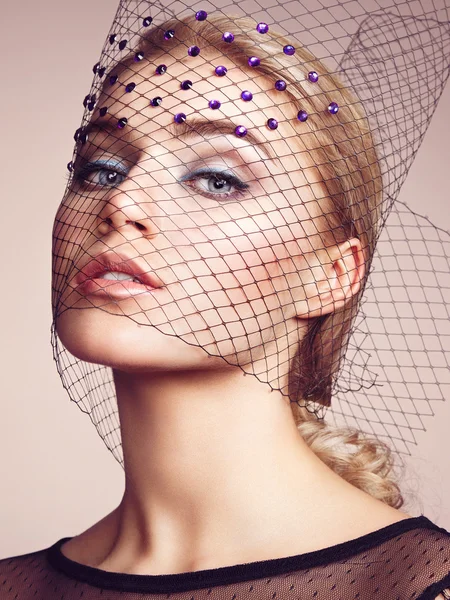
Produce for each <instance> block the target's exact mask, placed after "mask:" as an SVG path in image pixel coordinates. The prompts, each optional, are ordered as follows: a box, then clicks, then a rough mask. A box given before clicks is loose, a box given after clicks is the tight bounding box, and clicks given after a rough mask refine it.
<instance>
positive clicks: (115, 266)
mask: <svg viewBox="0 0 450 600" xmlns="http://www.w3.org/2000/svg"><path fill="white" fill-rule="evenodd" d="M449 15H450V10H449V4H448V1H447V2H444V1H436V2H434V1H426V0H424V1H421V2H419V1H416V0H414V1H406V2H393V1H390V0H380V1H373V2H372V1H367V2H366V1H364V2H358V1H350V0H349V1H347V0H341V1H335V0H322V1H319V0H305V1H300V0H244V1H236V2H231V3H227V2H225V1H222V0H202V1H201V2H199V3H197V4H195V5H191V4H189V3H184V2H182V1H179V0H174V1H170V0H166V1H165V2H148V1H142V0H121V1H120V3H119V7H118V10H117V14H116V16H115V18H114V22H113V24H112V26H111V28H110V31H109V33H108V35H107V38H106V41H105V44H104V46H103V49H102V52H101V56H100V58H99V60H98V62H97V63H96V64H95V65H94V67H93V72H94V78H93V83H92V87H91V90H90V91H89V93H88V94H87V95H86V96H85V98H84V100H83V105H84V115H83V120H82V123H81V126H80V127H79V129H77V131H76V132H75V136H74V138H75V148H74V154H73V157H72V160H71V161H70V162H69V164H68V171H69V179H68V184H67V189H66V193H65V195H64V198H63V201H62V203H61V205H60V207H59V210H58V213H57V215H56V219H55V224H54V237H53V286H52V294H53V295H52V299H53V324H52V345H53V351H54V358H55V361H56V365H57V368H58V372H59V374H60V376H61V379H62V382H63V385H64V387H65V388H66V390H67V392H68V394H69V396H70V399H71V400H73V401H74V402H76V403H77V404H78V406H79V407H80V409H81V410H82V411H84V412H86V413H88V414H89V415H90V418H91V420H92V422H93V423H94V424H95V426H96V428H97V431H98V433H99V435H100V436H101V438H102V439H103V441H104V442H105V444H106V446H107V447H108V448H109V450H110V451H111V452H112V453H113V455H114V457H115V458H116V459H117V461H118V462H119V463H120V464H122V465H123V455H122V447H121V436H120V422H119V415H118V409H117V403H116V393H115V385H114V380H113V372H112V369H111V368H110V367H109V366H107V365H106V363H105V364H96V363H95V361H92V360H90V357H89V356H88V355H85V354H84V353H83V350H82V346H83V341H82V339H81V338H82V335H81V334H79V333H78V332H80V331H82V330H85V329H86V328H87V327H88V326H92V327H94V325H93V324H91V322H90V321H89V316H88V315H89V314H92V313H93V312H96V311H98V310H101V311H104V312H105V313H106V314H108V315H110V317H109V318H110V322H109V324H110V327H111V329H112V330H114V328H115V327H116V324H117V330H118V332H119V328H120V325H119V322H124V321H125V320H132V321H134V323H135V324H136V327H139V328H140V329H139V331H140V335H142V336H143V337H142V339H144V336H145V332H146V331H147V332H148V329H147V328H148V326H150V327H152V328H155V329H156V330H157V331H158V332H160V333H161V334H164V335H165V336H175V337H176V338H179V339H180V340H182V341H183V342H185V343H186V348H188V347H189V346H197V347H201V348H203V349H204V350H205V352H206V353H207V355H209V356H210V357H220V358H221V359H223V360H225V361H226V362H227V363H229V364H230V365H236V366H238V367H240V368H241V369H242V370H243V371H244V373H246V374H252V375H254V376H256V377H257V378H258V379H259V380H260V381H262V382H264V383H266V384H268V385H269V386H270V387H271V388H272V389H274V390H280V391H281V392H282V394H283V395H285V396H287V397H288V398H289V400H290V401H291V402H292V403H295V404H297V405H298V406H303V407H305V408H306V409H307V410H308V412H309V413H313V414H314V415H315V416H316V418H318V419H325V420H326V421H327V422H329V423H330V424H335V425H348V426H352V427H356V428H357V429H358V430H360V431H362V432H364V433H365V434H367V435H368V436H371V435H376V436H377V437H378V438H379V439H382V440H384V441H386V442H388V443H389V444H390V446H391V447H392V448H393V450H394V451H396V452H398V453H404V454H410V445H411V444H416V443H417V442H416V438H415V431H418V430H424V429H425V427H424V422H423V419H422V417H424V416H428V415H430V416H431V415H433V414H434V413H433V408H432V405H433V403H435V402H442V401H444V400H445V399H446V398H447V397H448V396H449V394H450V376H449V356H450V325H449V302H450V291H449V290H450V275H449V250H450V244H449V241H450V235H449V232H447V231H445V230H443V229H441V228H439V227H438V226H436V225H434V224H432V223H431V222H430V220H429V219H428V218H427V217H426V216H422V215H419V214H416V213H415V212H413V211H412V210H411V209H409V208H408V206H407V205H405V204H404V203H402V202H399V201H398V200H397V197H398V194H399V191H400V188H401V186H402V184H403V182H404V180H405V178H406V176H407V174H408V171H409V169H410V167H411V164H412V162H413V160H414V157H415V155H416V153H417V151H418V149H419V147H420V144H421V142H422V139H423V137H424V135H425V132H426V130H427V128H428V125H429V123H430V120H431V117H432V115H433V113H434V111H435V109H436V106H437V103H438V101H439V98H440V96H441V94H442V92H443V89H444V86H445V83H446V81H447V78H448V75H449V63H450V18H449ZM424 212H426V211H424ZM93 309H95V310H93ZM97 314H98V313H97ZM74 315H76V316H74ZM114 317H116V318H114ZM83 319H86V320H85V321H83ZM67 323H69V324H68V325H67ZM146 326H147V327H146ZM150 333H151V332H150ZM111 339H112V340H113V341H112V343H117V344H118V345H120V344H122V343H123V339H124V338H123V337H121V334H120V333H118V334H117V338H116V341H114V338H111ZM80 340H81V341H80ZM149 344H150V342H149ZM150 350H151V348H150V345H149V346H148V348H146V347H145V344H143V349H142V352H143V353H144V352H145V351H150ZM124 352H125V350H124Z"/></svg>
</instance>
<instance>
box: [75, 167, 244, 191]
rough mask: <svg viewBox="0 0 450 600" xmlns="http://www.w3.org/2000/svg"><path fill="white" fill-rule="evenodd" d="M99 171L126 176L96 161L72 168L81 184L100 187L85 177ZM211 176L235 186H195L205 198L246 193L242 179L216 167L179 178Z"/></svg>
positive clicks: (183, 181) (191, 179) (198, 178)
mask: <svg viewBox="0 0 450 600" xmlns="http://www.w3.org/2000/svg"><path fill="white" fill-rule="evenodd" d="M100 171H104V172H107V173H117V175H119V176H122V177H126V175H127V173H126V172H121V171H120V170H118V169H117V167H114V166H111V167H108V166H105V165H99V164H98V163H95V162H88V163H86V164H84V165H81V166H80V167H78V168H76V169H75V170H74V178H75V180H76V181H77V182H78V183H79V184H81V185H83V184H87V185H91V186H98V187H101V186H102V185H104V184H101V183H97V182H90V181H88V179H87V177H88V175H89V174H90V173H98V172H100ZM212 177H214V178H215V179H216V180H218V181H219V180H223V181H225V182H226V183H228V184H230V185H232V186H234V187H235V188H236V190H235V191H234V192H232V193H230V192H226V193H217V194H215V193H213V192H208V191H207V190H205V189H202V190H200V189H198V188H197V191H198V192H199V193H201V194H202V195H203V196H206V197H207V198H212V199H215V200H217V199H224V200H228V199H235V198H240V197H243V196H245V195H246V190H247V189H248V188H249V187H250V186H249V185H248V184H247V183H244V182H243V181H241V180H240V179H239V178H238V177H236V176H235V175H233V174H232V173H228V172H226V171H220V170H216V169H211V168H204V169H200V170H198V171H194V172H193V173H189V174H188V175H185V176H184V177H183V178H182V179H181V182H182V183H187V182H191V181H198V180H200V179H211V178H212ZM122 181H123V180H122ZM120 183H122V182H120ZM120 183H119V184H117V183H116V184H112V185H111V187H114V185H120ZM105 185H106V184H105Z"/></svg>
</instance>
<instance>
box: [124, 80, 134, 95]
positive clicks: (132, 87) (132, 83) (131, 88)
mask: <svg viewBox="0 0 450 600" xmlns="http://www.w3.org/2000/svg"><path fill="white" fill-rule="evenodd" d="M135 87H136V84H135V83H134V82H131V83H129V84H128V85H126V86H125V91H126V92H127V94H129V93H130V92H132V91H133V90H134V88H135Z"/></svg>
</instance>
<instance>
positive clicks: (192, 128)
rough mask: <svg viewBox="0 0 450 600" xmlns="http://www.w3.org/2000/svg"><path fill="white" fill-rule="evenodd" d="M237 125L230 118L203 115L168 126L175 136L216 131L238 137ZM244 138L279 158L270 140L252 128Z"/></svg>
mask: <svg viewBox="0 0 450 600" xmlns="http://www.w3.org/2000/svg"><path fill="white" fill-rule="evenodd" d="M237 125H238V124H237V123H234V122H233V121H231V119H228V118H224V119H217V120H213V121H210V120H209V119H203V118H202V117H188V118H187V119H186V121H183V122H182V123H171V124H170V125H169V127H168V128H169V130H170V132H171V133H172V134H173V135H174V136H177V137H180V138H184V139H186V138H189V137H194V136H195V135H201V136H204V135H208V134H214V133H216V134H218V133H219V134H220V133H222V134H224V135H232V136H234V137H236V134H235V129H236V127H237ZM242 139H247V140H248V141H249V142H251V143H252V144H253V145H254V146H259V147H261V148H262V150H263V152H264V154H265V155H266V156H267V158H272V159H274V160H275V159H276V158H277V155H276V154H275V153H274V152H273V150H272V148H271V147H270V144H269V142H268V141H267V140H264V139H263V138H261V137H260V136H259V135H257V134H256V133H253V131H252V130H251V129H248V130H247V134H246V135H245V137H244V138H242Z"/></svg>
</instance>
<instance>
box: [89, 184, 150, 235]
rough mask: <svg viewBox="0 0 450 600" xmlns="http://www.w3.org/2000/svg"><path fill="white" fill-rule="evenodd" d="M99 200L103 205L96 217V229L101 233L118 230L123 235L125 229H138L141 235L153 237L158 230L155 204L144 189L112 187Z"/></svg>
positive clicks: (125, 232) (130, 230) (134, 230)
mask: <svg viewBox="0 0 450 600" xmlns="http://www.w3.org/2000/svg"><path fill="white" fill-rule="evenodd" d="M100 202H102V204H103V206H102V208H101V210H100V212H99V213H98V215H97V217H96V221H97V223H96V230H97V231H98V232H99V233H101V234H102V235H106V234H107V233H109V232H110V231H112V230H118V231H120V233H121V234H122V235H124V236H126V234H127V231H129V232H130V233H132V232H136V231H139V233H140V235H142V236H146V237H154V236H156V235H157V233H158V232H159V228H158V226H157V224H156V222H155V221H156V214H155V213H156V210H157V205H156V203H155V202H154V201H152V200H151V199H149V197H148V194H146V192H144V190H142V189H137V190H128V191H125V190H123V189H120V188H114V189H112V190H111V191H109V192H108V194H107V195H106V196H105V197H103V198H102V200H100ZM147 211H151V212H152V213H153V214H152V215H150V214H149V213H148V212H147Z"/></svg>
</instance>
